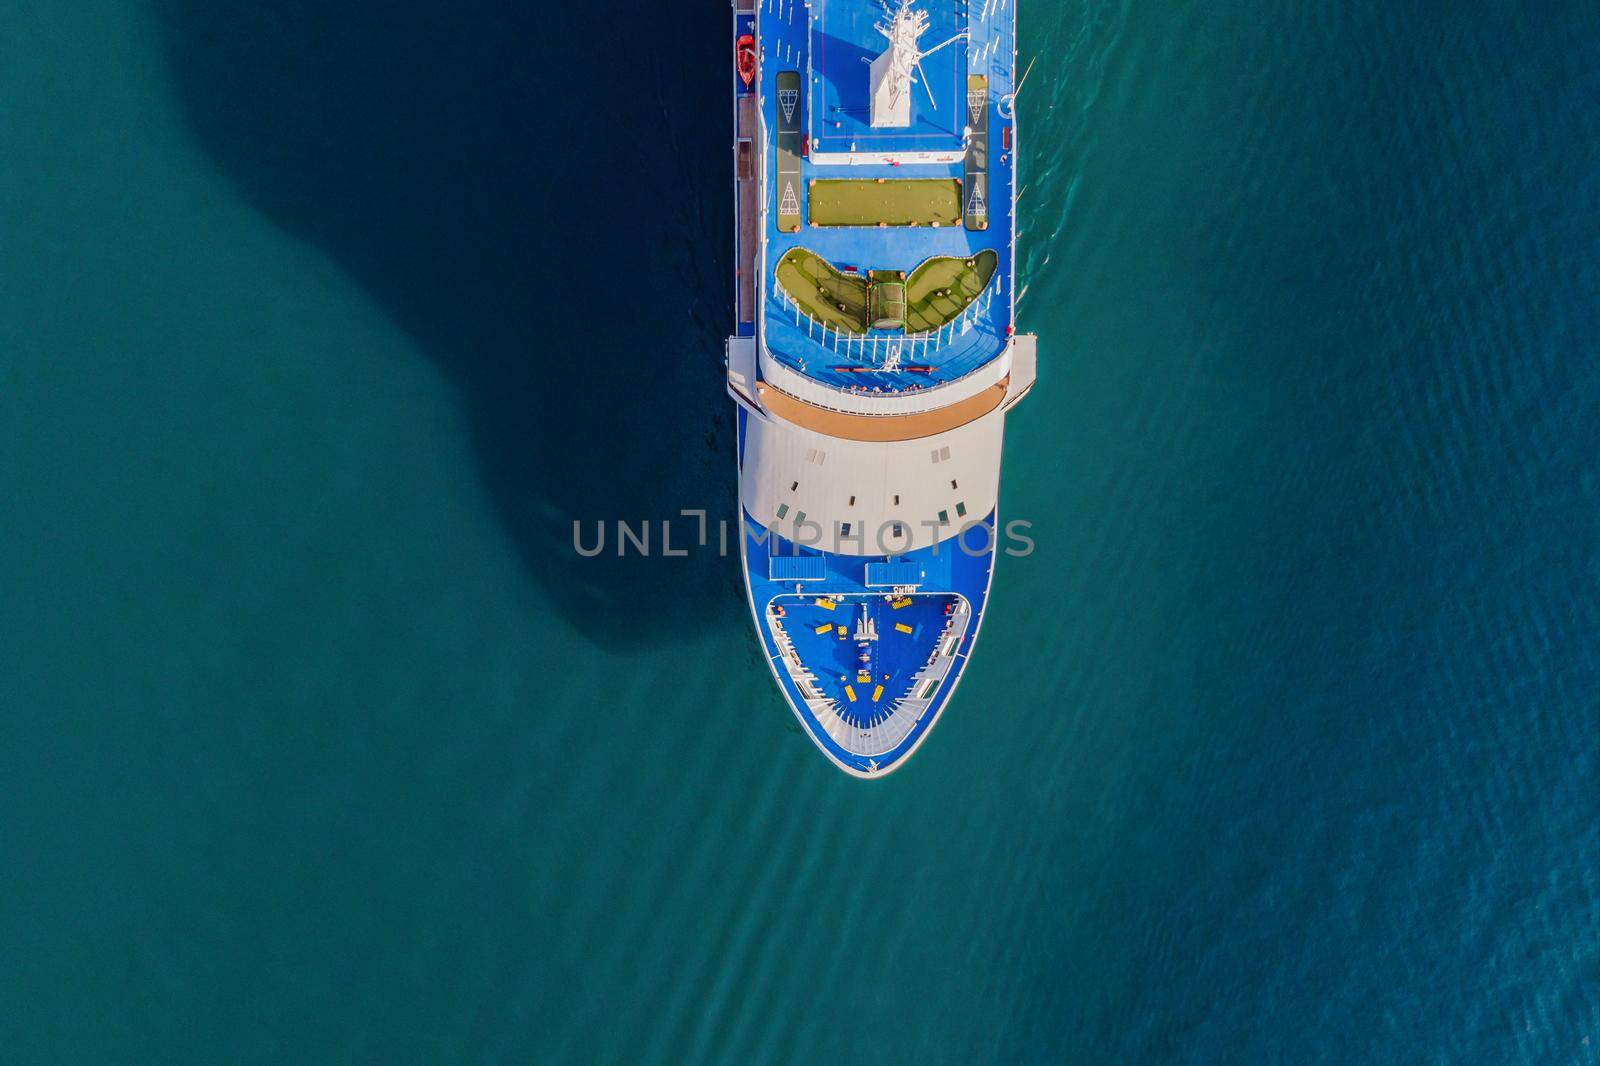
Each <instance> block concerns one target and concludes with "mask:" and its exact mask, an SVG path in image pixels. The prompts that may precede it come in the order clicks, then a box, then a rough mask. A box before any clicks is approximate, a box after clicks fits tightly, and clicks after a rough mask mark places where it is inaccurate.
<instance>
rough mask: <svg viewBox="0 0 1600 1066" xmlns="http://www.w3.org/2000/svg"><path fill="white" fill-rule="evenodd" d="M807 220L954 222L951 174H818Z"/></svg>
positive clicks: (956, 189) (956, 196) (957, 194)
mask: <svg viewBox="0 0 1600 1066" xmlns="http://www.w3.org/2000/svg"><path fill="white" fill-rule="evenodd" d="M808 199H809V200H810V202H811V224H812V225H813V226H878V225H885V226H932V225H940V226H956V225H960V224H961V182H960V181H959V180H958V179H956V178H901V179H887V178H886V179H883V180H881V181H879V180H874V179H871V178H825V179H824V178H819V179H816V180H813V181H812V182H811V195H810V197H808Z"/></svg>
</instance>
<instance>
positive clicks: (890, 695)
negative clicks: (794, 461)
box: [741, 418, 995, 773]
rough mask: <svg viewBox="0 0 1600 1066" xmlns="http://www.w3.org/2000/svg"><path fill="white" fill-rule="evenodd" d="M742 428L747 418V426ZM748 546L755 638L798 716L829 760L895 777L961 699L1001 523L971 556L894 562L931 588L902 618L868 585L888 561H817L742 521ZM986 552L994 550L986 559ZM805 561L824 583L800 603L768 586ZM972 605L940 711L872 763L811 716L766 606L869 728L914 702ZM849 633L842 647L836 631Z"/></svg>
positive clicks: (940, 553) (938, 702)
mask: <svg viewBox="0 0 1600 1066" xmlns="http://www.w3.org/2000/svg"><path fill="white" fill-rule="evenodd" d="M742 420H743V419H742V418H741V421H742ZM742 519H743V536H744V551H745V560H744V562H745V580H746V582H747V583H748V585H749V592H750V603H751V606H752V608H753V611H754V613H755V616H756V629H757V632H758V633H759V635H760V638H761V644H762V649H763V651H764V653H765V654H766V656H767V658H768V660H769V661H771V664H772V666H773V673H774V674H775V675H776V677H777V679H778V684H779V686H780V687H781V688H782V690H783V693H784V696H785V698H786V699H787V700H788V701H789V704H790V706H791V708H793V709H794V711H795V714H796V716H797V717H798V718H799V719H800V721H801V723H802V724H803V725H804V726H805V728H806V731H807V732H808V733H809V734H810V735H811V737H812V739H813V740H815V741H816V743H817V744H818V746H820V747H821V748H822V749H823V750H824V751H826V752H828V754H829V755H831V756H832V757H833V758H834V759H835V760H836V761H838V762H840V763H842V764H844V765H846V766H850V767H853V768H854V769H856V770H859V771H863V772H865V771H867V770H868V769H869V762H870V763H875V766H873V767H871V768H873V769H875V770H876V771H877V772H880V773H881V772H883V771H885V770H887V769H890V768H892V767H893V766H894V765H895V764H896V763H898V762H899V761H900V760H901V759H903V758H904V757H905V756H906V755H907V754H909V753H910V751H911V750H912V749H913V748H914V747H915V746H916V745H917V743H918V742H919V741H920V740H921V738H922V736H923V735H924V734H925V733H926V732H927V731H928V730H929V729H930V728H932V726H933V723H934V721H935V720H936V719H937V718H938V716H939V714H940V712H941V711H942V710H943V709H944V706H945V703H946V702H947V701H948V699H949V696H950V693H951V692H952V691H953V690H954V689H955V687H956V682H957V681H958V680H959V677H960V673H961V671H962V670H963V669H964V667H965V665H966V660H967V656H968V654H969V653H970V652H971V649H972V645H973V641H974V640H975V639H976V636H977V632H978V628H979V625H980V624H981V622H982V619H983V610H984V605H985V601H986V599H987V596H988V588H989V574H990V570H991V569H992V567H993V565H994V553H993V550H992V545H993V541H994V528H995V516H994V514H993V513H991V514H990V515H989V516H988V517H987V518H986V519H985V520H984V521H983V522H981V523H976V524H975V525H974V526H973V527H971V528H970V529H969V530H968V532H967V534H966V536H967V539H968V543H969V545H970V546H971V549H972V551H973V554H968V552H967V551H964V550H962V548H961V547H960V546H959V545H958V544H957V542H956V541H955V540H953V539H952V540H949V541H946V542H944V543H943V544H940V545H937V546H935V547H929V548H923V549H921V550H919V551H916V552H911V553H909V554H907V555H903V556H895V557H893V558H894V559H897V560H905V561H908V562H909V563H910V564H911V566H912V567H913V568H915V569H916V570H918V571H920V572H921V574H922V576H923V580H924V584H923V585H922V587H921V588H919V590H918V594H917V595H915V596H913V597H911V601H912V602H911V603H910V604H908V605H906V606H904V607H901V608H894V607H891V606H890V605H889V603H888V602H887V599H888V598H887V597H886V595H885V590H884V589H882V588H871V587H868V586H867V584H866V579H867V567H868V565H869V564H882V563H884V562H886V561H888V558H889V557H885V556H881V555H880V556H865V557H863V556H850V555H835V554H830V553H824V552H817V551H815V550H814V549H811V548H802V547H798V546H796V545H795V544H794V543H792V542H790V541H788V540H785V539H784V538H782V537H780V536H778V535H777V534H776V533H772V532H770V531H768V530H766V529H764V528H762V526H761V525H760V523H758V522H756V521H755V520H754V519H752V518H751V517H750V516H749V514H744V515H743V516H742ZM985 545H988V546H989V547H990V550H988V551H985V552H981V553H979V552H978V549H979V548H982V547H984V546H985ZM797 553H799V554H803V555H807V556H811V557H815V558H818V559H821V560H822V562H823V565H824V567H825V576H824V577H823V578H822V579H821V580H818V581H807V582H805V584H804V586H803V591H802V592H801V593H800V594H796V591H795V585H794V584H793V583H792V582H784V581H773V580H771V579H770V578H769V576H768V575H769V573H770V559H771V557H772V556H773V555H779V556H783V555H794V554H797ZM824 594H837V595H841V596H844V597H846V599H845V600H844V602H843V603H841V604H840V605H839V606H838V607H836V608H835V609H834V610H832V611H830V610H827V609H825V608H822V607H819V606H817V605H816V599H817V598H818V597H819V596H822V595H824ZM958 596H959V597H962V598H964V599H965V600H966V601H967V602H968V603H969V604H971V607H972V621H971V624H969V625H968V627H967V629H966V632H965V633H964V634H963V636H962V638H961V643H960V646H959V648H958V649H957V651H956V659H957V665H956V667H955V669H954V670H953V671H952V673H951V675H950V676H949V677H948V678H947V679H946V680H945V682H944V683H943V684H941V685H940V686H939V689H938V691H937V693H936V694H935V696H934V698H933V701H932V703H931V704H930V705H929V707H928V709H927V710H926V711H925V712H924V713H923V714H922V717H921V718H920V719H919V720H918V721H917V723H916V725H915V726H914V727H913V728H912V729H911V731H910V732H909V733H908V734H907V735H906V737H905V738H904V739H903V740H902V741H900V742H899V743H898V744H897V745H896V746H895V747H894V748H893V749H892V750H890V751H888V752H885V753H882V754H878V755H875V756H873V757H872V758H871V759H870V760H869V758H868V757H866V756H862V755H857V754H854V753H852V752H849V751H846V750H845V749H844V748H842V747H840V746H839V744H837V743H836V742H835V741H834V740H833V738H832V737H830V736H829V735H828V734H827V732H826V731H825V730H824V729H823V728H822V726H821V724H820V723H819V722H818V721H817V720H816V718H815V717H813V716H812V715H811V713H810V712H809V710H808V709H807V707H806V703H805V699H804V697H803V696H802V694H801V693H800V691H799V689H798V688H797V687H796V685H795V683H794V681H793V679H792V678H791V677H790V676H789V674H788V672H787V670H786V668H785V667H784V666H783V665H782V664H781V662H778V661H775V660H777V657H778V654H779V650H778V645H777V642H776V640H775V639H774V636H773V633H772V631H771V628H770V626H769V625H768V624H767V622H766V614H765V612H766V609H767V606H768V605H769V604H771V603H773V602H777V603H780V604H782V605H783V606H784V610H785V616H784V620H783V621H784V631H785V632H786V633H787V634H788V635H789V637H790V639H791V640H792V641H793V642H794V646H795V650H796V651H797V652H798V653H799V655H800V657H801V659H802V661H804V662H805V664H806V666H807V667H808V668H809V669H810V670H812V672H813V673H815V674H816V675H817V678H818V684H819V687H820V688H821V689H822V690H823V692H824V693H825V694H826V695H827V696H828V697H829V698H831V699H833V700H834V701H835V702H836V703H837V704H838V705H839V707H840V710H841V712H842V717H844V718H846V720H847V721H850V722H852V723H856V724H860V725H863V726H865V725H869V724H871V723H872V722H873V721H874V720H875V719H877V718H881V716H882V715H883V714H884V713H885V712H886V711H887V709H888V708H889V707H890V705H891V704H892V703H893V701H894V700H896V699H899V698H900V697H902V696H904V695H905V694H906V691H907V689H908V687H909V686H910V684H911V679H912V677H913V676H914V675H915V674H916V672H917V671H918V670H920V669H921V668H922V667H923V666H924V665H925V664H926V663H927V661H928V656H929V654H930V652H931V651H932V649H933V644H934V641H935V640H936V639H937V638H938V635H939V633H940V632H941V630H942V627H943V624H944V620H945V608H946V605H947V604H951V603H954V602H955V600H956V597H958ZM863 610H865V611H868V612H869V613H870V614H871V616H872V618H873V620H874V622H875V624H876V626H877V629H878V633H879V639H878V640H877V641H876V642H874V644H873V646H872V648H871V652H872V657H871V660H870V662H868V663H866V664H862V663H861V662H860V661H859V654H860V645H858V644H857V642H856V641H855V640H854V639H853V638H854V628H855V625H856V621H857V619H858V618H859V617H860V614H861V612H862V611H863ZM897 622H899V623H903V624H906V625H908V626H910V627H911V630H912V632H911V633H909V634H907V633H903V632H901V631H899V630H897V629H895V628H894V627H895V623H897ZM823 623H828V624H829V625H830V626H831V627H832V628H831V629H830V631H829V632H827V633H817V632H816V628H817V627H818V626H820V625H822V624H823ZM839 625H844V626H845V627H846V629H847V632H846V635H845V637H844V639H840V637H839V635H838V630H837V627H838V626H839ZM863 668H865V669H866V670H867V672H868V675H869V680H868V681H866V682H864V683H862V682H858V681H857V678H858V676H859V674H858V671H860V670H861V669H863ZM846 685H851V686H852V687H853V689H854V690H855V695H856V699H855V700H853V701H852V700H850V699H849V698H848V696H847V695H846V694H845V692H844V688H845V686H846ZM878 685H882V686H883V693H882V695H881V697H880V699H878V700H876V701H874V700H873V699H872V698H871V695H872V692H873V690H874V689H875V688H876V686H878Z"/></svg>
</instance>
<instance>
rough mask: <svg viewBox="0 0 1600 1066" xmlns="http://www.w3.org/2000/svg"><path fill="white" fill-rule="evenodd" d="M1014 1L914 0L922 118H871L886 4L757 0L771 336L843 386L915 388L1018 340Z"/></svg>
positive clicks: (765, 318) (761, 306)
mask: <svg viewBox="0 0 1600 1066" xmlns="http://www.w3.org/2000/svg"><path fill="white" fill-rule="evenodd" d="M1013 4H1014V0H988V2H986V3H985V2H979V0H975V2H973V3H971V4H967V3H963V2H961V0H917V3H916V8H917V10H920V11H923V12H926V14H927V19H926V24H925V30H924V32H923V34H922V39H921V41H920V42H919V44H920V50H921V51H922V52H924V53H925V54H924V55H923V56H922V59H921V62H920V64H919V66H918V70H919V71H920V73H919V74H917V75H916V77H915V82H914V84H912V85H911V87H910V91H911V96H912V98H911V101H910V109H909V111H910V113H909V122H907V123H906V124H904V125H901V126H895V127H888V128H886V127H884V126H882V125H880V126H874V125H873V124H872V120H871V113H872V104H871V94H872V91H873V82H872V78H871V74H870V72H871V64H872V60H873V59H875V58H876V57H878V56H879V55H880V54H881V53H883V52H884V51H885V50H886V49H887V48H888V41H887V40H886V39H885V37H884V35H883V34H882V33H880V32H879V31H878V29H876V28H875V27H876V26H877V25H878V24H880V23H887V22H888V21H889V20H890V18H891V14H892V12H891V10H890V8H888V7H886V6H885V5H884V4H882V3H880V2H878V0H809V2H807V0H760V2H759V6H758V9H757V11H756V20H755V21H756V40H757V48H758V54H759V68H758V72H759V77H758V79H757V109H758V119H759V139H758V141H757V143H758V145H759V150H760V152H761V177H760V183H759V185H760V193H761V197H762V206H761V210H760V217H759V223H758V232H759V239H760V243H761V253H760V255H759V257H757V270H756V273H757V277H756V278H755V281H756V293H755V297H754V299H755V302H756V305H757V309H758V314H759V327H758V334H759V336H760V338H761V343H762V346H763V347H764V349H765V350H766V352H767V353H769V354H770V356H771V358H773V359H775V360H776V361H778V362H779V363H781V364H782V365H783V366H785V367H787V368H788V369H790V370H793V371H796V372H799V373H800V374H803V375H804V376H805V377H806V378H809V379H811V380H812V381H814V382H817V383H819V384H821V385H823V386H826V387H828V388H831V389H837V390H842V391H849V392H854V393H868V394H872V393H887V394H904V393H907V392H913V391H916V390H921V389H932V388H936V387H938V386H940V385H944V384H948V383H950V382H953V381H955V380H957V379H959V378H963V377H966V376H967V375H969V374H971V373H973V372H974V371H977V370H979V369H980V368H982V367H984V366H986V365H988V364H989V363H991V362H993V361H994V360H995V359H997V358H998V357H999V356H1000V355H1001V354H1002V353H1003V352H1004V351H1005V349H1006V345H1007V342H1008V340H1009V338H1010V336H1011V333H1012V321H1013V317H1012V316H1013V307H1014V257H1013V254H1012V245H1013V241H1014V232H1015V230H1014V219H1013V201H1014V198H1015V175H1014V159H1015V154H1014V153H1015V127H1014V122H1013V118H1012V117H1011V115H1010V113H1009V109H1008V108H1007V107H1006V106H1004V102H1005V101H1007V100H1008V98H1009V96H1010V94H1011V92H1012V84H1013V70H1014V60H1015V43H1014V41H1015V13H1014V6H1013ZM895 6H896V7H897V6H898V2H896V3H895ZM916 179H921V180H920V182H918V183H917V184H916V185H915V186H913V185H912V184H911V182H912V181H914V180H916ZM818 183H821V184H820V185H819V184H818ZM919 267H921V268H922V269H920V270H919V269H918V268H919ZM780 268H782V269H781V270H780Z"/></svg>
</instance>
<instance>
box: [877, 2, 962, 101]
mask: <svg viewBox="0 0 1600 1066" xmlns="http://www.w3.org/2000/svg"><path fill="white" fill-rule="evenodd" d="M912 2H913V0H900V6H899V7H898V8H895V9H894V10H893V11H890V10H889V6H888V3H887V0H884V12H885V13H886V14H888V15H889V19H888V21H887V22H884V21H879V23H878V24H877V26H876V27H875V28H876V29H877V31H878V32H879V33H881V34H883V36H884V38H885V39H887V40H888V42H889V47H888V48H887V49H886V50H885V51H884V53H883V54H882V55H880V56H879V57H878V58H877V59H874V60H873V61H872V125H873V126H875V127H879V128H883V127H887V128H891V129H895V128H899V129H903V128H905V127H907V126H909V125H911V83H912V82H913V81H921V82H922V87H923V89H924V90H925V91H926V92H927V94H928V103H929V105H930V106H932V108H933V109H934V110H935V111H937V110H939V105H938V103H937V102H936V101H935V100H934V98H933V90H932V89H929V88H928V78H927V75H925V74H923V73H922V60H923V59H924V58H925V57H927V56H931V55H933V53H935V52H937V51H938V50H939V49H941V48H943V47H944V46H945V45H948V44H953V43H954V42H956V41H959V40H961V39H962V38H964V37H965V36H966V32H965V31H963V32H961V33H958V34H956V35H955V36H954V37H952V38H950V39H949V40H948V41H942V42H940V43H939V44H936V45H934V46H933V47H932V48H930V49H928V50H927V51H926V52H924V51H922V49H921V48H920V46H919V45H918V44H917V41H918V40H919V39H920V38H921V37H922V35H923V34H924V33H927V32H928V13H927V12H926V11H918V10H917V9H916V8H914V7H913V6H912ZM913 71H914V72H915V74H916V75H920V77H917V76H913Z"/></svg>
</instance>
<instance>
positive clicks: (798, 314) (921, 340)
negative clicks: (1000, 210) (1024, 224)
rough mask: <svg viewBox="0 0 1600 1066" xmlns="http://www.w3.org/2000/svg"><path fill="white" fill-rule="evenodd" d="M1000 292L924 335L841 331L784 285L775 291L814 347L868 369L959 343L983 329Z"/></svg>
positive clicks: (924, 356)
mask: <svg viewBox="0 0 1600 1066" xmlns="http://www.w3.org/2000/svg"><path fill="white" fill-rule="evenodd" d="M999 288H1000V286H999V285H995V286H992V287H990V288H987V289H985V290H984V291H983V292H982V293H981V294H979V296H978V298H977V299H976V300H974V301H972V303H970V304H968V305H967V307H966V309H965V310H963V311H962V312H961V313H960V314H959V315H957V316H956V317H955V318H952V319H951V320H950V321H949V322H946V323H945V324H944V325H942V326H940V327H939V328H938V329H935V330H928V331H926V332H922V333H856V332H854V331H851V330H846V329H840V328H839V327H838V326H835V325H832V324H831V323H828V322H823V321H821V320H819V319H816V318H813V317H812V316H811V315H810V314H808V313H807V312H806V310H805V309H804V308H802V307H801V306H800V305H799V304H798V303H797V302H796V301H795V299H794V298H793V297H792V296H790V295H789V294H788V293H787V292H785V291H784V289H783V286H782V285H774V286H773V287H772V291H773V294H774V295H776V296H777V299H778V306H779V307H780V308H782V310H783V312H784V315H785V317H787V318H790V319H792V320H793V322H794V325H795V328H796V329H803V330H805V331H806V336H807V337H808V338H810V340H811V341H812V342H813V343H815V344H817V345H819V346H821V347H822V348H825V349H827V350H828V351H830V352H833V353H834V354H836V355H840V356H843V357H844V358H845V359H848V360H850V361H851V362H856V363H862V364H864V365H867V366H886V365H887V366H896V365H899V364H900V363H920V362H922V361H924V360H926V359H927V358H928V357H929V356H931V355H933V354H935V353H936V352H938V351H939V350H940V349H941V348H945V347H947V346H949V345H950V344H951V343H952V342H954V341H955V340H956V339H958V338H960V337H964V336H966V335H967V334H968V333H970V332H971V331H972V330H974V329H976V328H980V327H981V326H982V325H983V324H984V323H985V322H986V321H987V319H988V315H989V311H990V309H991V307H992V306H993V304H994V300H995V293H996V291H997V290H998V289H999Z"/></svg>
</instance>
